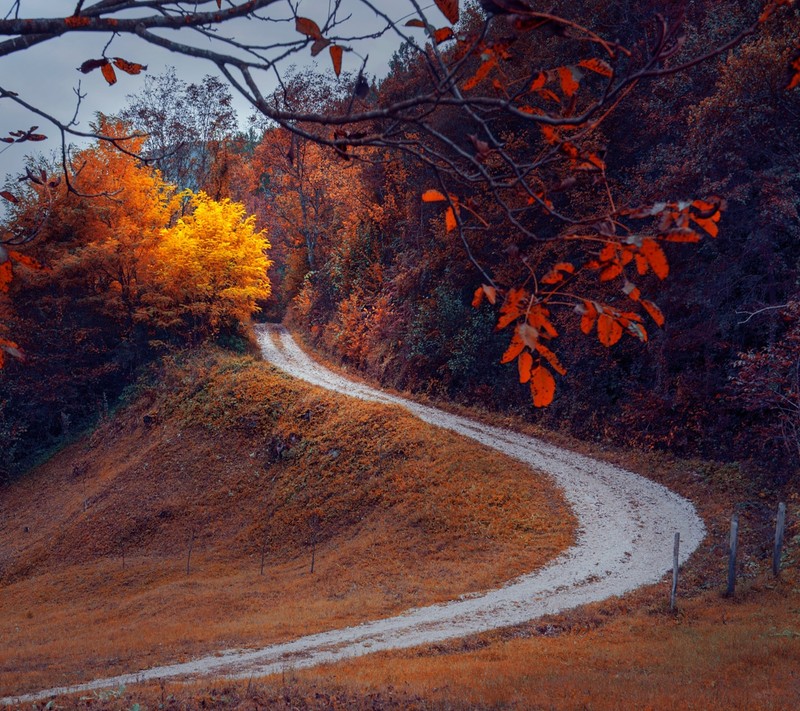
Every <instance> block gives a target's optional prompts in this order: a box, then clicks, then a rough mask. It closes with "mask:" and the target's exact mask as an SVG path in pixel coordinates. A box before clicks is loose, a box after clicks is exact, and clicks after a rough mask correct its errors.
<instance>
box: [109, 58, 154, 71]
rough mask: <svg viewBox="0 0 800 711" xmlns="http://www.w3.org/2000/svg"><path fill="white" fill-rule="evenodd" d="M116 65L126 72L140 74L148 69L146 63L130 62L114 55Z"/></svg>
mask: <svg viewBox="0 0 800 711" xmlns="http://www.w3.org/2000/svg"><path fill="white" fill-rule="evenodd" d="M114 66H115V67H116V68H117V69H119V70H120V71H123V72H125V73H126V74H139V73H141V72H143V71H146V70H147V65H146V64H137V63H136V62H129V61H128V60H127V59H123V58H122V57H114Z"/></svg>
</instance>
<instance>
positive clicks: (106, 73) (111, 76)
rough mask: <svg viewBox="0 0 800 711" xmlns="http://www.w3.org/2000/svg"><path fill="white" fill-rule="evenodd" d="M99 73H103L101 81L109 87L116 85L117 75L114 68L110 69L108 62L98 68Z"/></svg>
mask: <svg viewBox="0 0 800 711" xmlns="http://www.w3.org/2000/svg"><path fill="white" fill-rule="evenodd" d="M100 71H101V72H102V73H103V79H105V80H106V81H107V82H108V85H109V86H111V85H112V84H116V83H117V73H116V72H115V71H114V67H112V66H111V65H110V64H109V63H108V62H106V63H105V64H104V65H103V66H102V67H100Z"/></svg>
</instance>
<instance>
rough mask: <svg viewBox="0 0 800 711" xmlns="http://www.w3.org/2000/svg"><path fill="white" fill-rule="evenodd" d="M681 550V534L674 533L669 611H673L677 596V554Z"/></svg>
mask: <svg viewBox="0 0 800 711" xmlns="http://www.w3.org/2000/svg"><path fill="white" fill-rule="evenodd" d="M680 548H681V534H680V532H679V531H675V546H674V547H673V549H672V592H671V593H670V596H669V609H670V610H674V609H675V598H676V597H677V595H678V552H679V551H680Z"/></svg>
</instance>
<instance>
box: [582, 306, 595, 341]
mask: <svg viewBox="0 0 800 711" xmlns="http://www.w3.org/2000/svg"><path fill="white" fill-rule="evenodd" d="M578 308H579V309H581V311H580V313H581V331H583V333H585V334H586V335H587V336H588V335H589V334H590V333H591V332H592V329H593V328H594V324H595V321H597V308H596V307H595V305H594V304H593V303H592V302H591V301H584V302H583V305H582V306H581V307H578Z"/></svg>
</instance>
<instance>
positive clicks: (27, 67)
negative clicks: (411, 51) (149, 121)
mask: <svg viewBox="0 0 800 711" xmlns="http://www.w3.org/2000/svg"><path fill="white" fill-rule="evenodd" d="M86 4H87V5H90V4H91V2H87V3H86ZM374 5H375V7H377V8H379V9H381V10H382V11H383V12H385V13H387V14H388V15H390V16H391V17H392V19H395V20H399V19H400V18H403V19H405V18H406V17H407V16H409V13H410V12H413V7H412V6H411V3H410V2H407V0H375V2H374ZM12 6H13V2H12V0H0V16H5V14H6V12H8V11H9V10H10V9H11V8H12ZM20 6H21V11H20V13H19V16H20V17H25V18H30V17H49V16H61V17H64V16H68V15H70V14H71V13H72V11H73V9H74V8H75V0H21V3H20ZM328 6H329V1H328V0H301V2H300V3H299V14H300V15H303V16H306V17H309V18H311V19H315V20H316V21H318V22H319V23H320V24H322V21H323V20H324V18H325V17H326V16H327V9H328ZM280 7H281V8H283V9H282V14H283V16H284V17H286V16H287V12H288V10H287V5H286V4H285V3H280ZM343 7H344V8H345V10H346V12H345V13H342V14H343V15H344V14H346V13H347V12H351V13H352V18H351V19H350V20H348V22H347V23H345V24H344V25H343V26H342V27H341V28H340V34H341V35H358V34H363V33H365V32H367V31H370V30H374V29H375V28H376V27H378V26H379V24H378V23H376V17H375V14H374V13H373V12H371V11H370V10H369V9H367V8H365V7H364V6H363V5H361V4H360V3H359V0H344V2H343ZM422 7H423V9H424V12H425V13H426V17H427V19H428V20H429V21H430V22H431V23H433V24H435V25H436V26H437V27H439V26H443V25H445V24H447V21H446V20H445V19H444V17H443V16H442V15H441V13H440V12H439V11H438V10H437V9H436V7H435V6H434V5H433V4H432V3H430V2H424V3H422ZM279 11H280V10H279ZM275 14H276V15H277V14H278V12H276V13H275ZM401 24H402V23H401ZM230 28H231V29H230V30H226V34H232V33H233V32H235V34H236V37H237V38H241V37H246V36H248V35H250V36H252V34H253V33H254V32H258V33H261V34H260V35H259V40H260V41H262V42H263V43H265V44H266V43H268V42H270V41H287V40H289V39H291V40H294V39H297V37H298V36H299V35H298V34H297V33H296V32H295V30H294V26H293V24H292V23H291V22H287V23H283V24H278V25H273V24H267V23H254V22H247V21H243V22H241V23H240V24H239V25H237V26H234V25H232V24H231V25H230ZM403 29H404V30H405V29H406V28H403ZM407 31H408V33H409V34H410V35H411V36H413V37H415V38H416V39H417V40H418V41H419V42H420V43H423V42H424V33H423V32H422V30H418V29H414V30H407ZM269 33H272V34H271V35H270V34H269ZM173 35H174V33H173ZM108 39H109V37H108V35H105V34H97V33H94V34H93V33H86V34H82V35H81V34H76V35H72V36H66V37H61V38H58V39H55V40H51V41H49V42H45V43H43V44H41V45H37V46H35V47H32V48H30V49H28V50H25V51H22V52H18V53H15V54H12V55H10V56H7V57H2V58H0V86H2V87H3V88H5V89H10V90H12V91H15V92H17V93H19V94H20V96H21V97H23V98H25V99H26V100H27V101H28V102H29V103H31V104H34V105H37V106H40V107H42V108H43V109H45V110H46V111H48V112H49V113H51V114H53V115H54V116H56V117H57V118H58V119H59V120H61V121H63V122H65V123H66V122H67V121H69V119H70V118H71V117H72V115H73V113H74V111H75V106H76V95H75V90H76V89H77V87H78V84H79V82H80V90H81V92H82V93H85V94H86V95H87V96H86V98H85V99H84V100H83V102H82V104H81V109H80V114H79V125H78V128H79V129H81V130H87V131H88V130H89V123H90V122H91V121H92V119H93V117H94V115H95V113H96V112H98V111H102V112H104V113H107V114H114V113H116V112H118V111H119V110H120V109H121V108H122V107H123V106H124V105H125V102H126V96H127V95H129V94H133V93H136V92H138V91H139V90H140V89H141V88H142V86H143V84H144V76H145V74H140V75H138V76H130V75H127V74H124V73H122V72H119V71H118V72H117V78H118V81H117V83H116V84H114V85H113V86H109V85H108V84H107V83H106V82H105V80H104V79H103V77H102V75H101V73H100V71H99V70H96V71H93V72H91V73H90V74H87V75H84V74H81V73H80V72H79V71H77V67H79V66H80V64H81V63H82V62H83V61H85V60H86V59H94V58H98V57H100V56H101V55H102V53H103V48H104V47H105V45H106V43H107V42H108ZM400 41H401V39H400V38H399V37H398V36H397V35H396V34H392V35H386V36H384V37H382V38H381V39H378V40H368V41H364V42H362V43H360V44H353V47H354V49H356V51H358V52H359V53H361V54H362V55H363V54H369V63H368V65H367V71H368V72H369V73H370V74H372V75H375V74H377V75H379V76H380V75H381V74H383V73H385V71H386V68H387V64H388V61H389V59H390V58H391V56H392V54H393V53H394V51H395V50H396V49H397V47H398V46H399V44H400ZM107 55H108V56H111V57H114V56H117V57H123V58H125V59H127V60H129V61H132V62H139V63H142V64H147V65H148V72H147V73H148V74H153V75H155V74H161V73H162V72H163V71H164V70H165V69H166V67H168V66H174V67H176V69H177V73H178V76H179V77H181V78H182V79H183V80H185V81H187V82H196V81H199V80H200V79H202V77H203V76H205V75H207V74H216V73H217V71H216V67H215V66H214V65H213V64H211V63H210V62H207V61H204V60H200V59H190V58H187V57H183V56H181V55H179V54H174V53H170V52H168V51H166V50H163V49H160V48H157V47H153V46H151V45H146V44H145V43H144V42H142V41H141V40H138V39H134V38H128V37H124V36H123V37H117V38H115V39H114V42H113V44H112V45H111V47H110V48H109V50H108V51H107ZM330 62H331V60H330V57H329V55H328V52H327V51H323V52H322V53H321V54H319V56H318V57H317V58H316V59H312V58H311V57H310V56H309V50H308V48H306V49H304V50H303V51H302V52H300V53H299V54H298V55H296V56H295V57H293V58H291V59H289V60H286V61H285V62H284V64H283V66H288V65H289V64H292V63H295V64H298V65H299V64H301V63H308V64H311V65H312V66H313V65H316V66H320V67H322V68H324V70H326V71H329V70H330ZM360 65H361V60H360V59H358V58H357V57H355V56H353V55H352V54H349V53H345V55H344V61H343V71H345V72H347V71H357V70H358V69H359V67H360ZM264 79H265V81H264V85H263V87H262V88H263V89H264V90H267V91H268V90H269V89H271V88H273V87H274V79H270V78H269V77H265V78H264ZM235 106H236V109H237V111H238V112H239V115H240V119H241V120H244V119H245V118H246V117H247V116H248V115H250V113H251V110H250V107H249V104H247V102H246V101H245V100H244V99H240V98H239V97H236V104H235ZM34 125H38V126H39V132H41V133H44V134H46V135H47V136H48V137H49V140H48V141H46V142H41V143H37V144H32V143H26V144H18V145H10V144H9V147H8V148H7V149H6V144H0V150H1V151H3V152H2V153H0V178H2V177H3V176H5V175H6V174H12V175H13V174H16V173H18V172H19V171H20V168H21V166H23V164H24V156H25V155H26V154H27V153H36V152H41V153H45V154H49V153H50V152H52V151H57V150H58V149H59V146H60V144H59V141H58V132H57V131H56V130H55V129H54V128H53V126H52V125H49V124H48V123H47V122H46V121H45V120H44V119H42V118H40V117H38V116H36V115H34V114H31V113H30V112H28V111H26V110H25V109H23V108H21V107H18V106H16V105H13V104H12V103H11V102H10V101H8V100H4V101H2V102H0V136H6V135H8V132H9V131H12V130H19V129H26V130H27V129H28V128H30V127H31V126H34ZM0 202H4V201H0Z"/></svg>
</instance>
